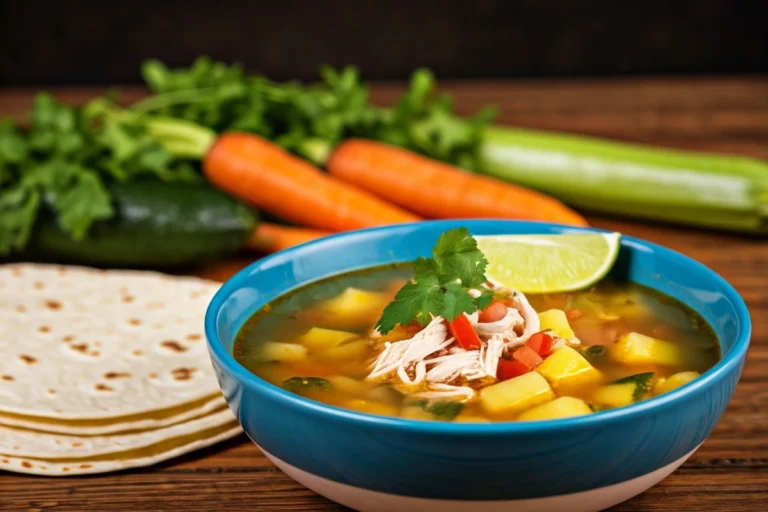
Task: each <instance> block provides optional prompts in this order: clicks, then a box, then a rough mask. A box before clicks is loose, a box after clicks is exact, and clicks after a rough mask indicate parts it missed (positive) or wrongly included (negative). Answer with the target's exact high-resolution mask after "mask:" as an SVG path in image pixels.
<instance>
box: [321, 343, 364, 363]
mask: <svg viewBox="0 0 768 512" xmlns="http://www.w3.org/2000/svg"><path fill="white" fill-rule="evenodd" d="M369 348H370V345H369V344H368V340H357V341H351V342H349V343H344V344H342V345H339V346H337V347H333V348H329V349H328V350H324V351H323V352H320V353H318V356H319V357H322V358H324V359H333V360H337V361H338V360H342V359H352V360H353V359H361V358H362V357H364V356H365V355H366V354H367V353H368V350H369Z"/></svg>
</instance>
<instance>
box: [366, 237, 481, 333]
mask: <svg viewBox="0 0 768 512" xmlns="http://www.w3.org/2000/svg"><path fill="white" fill-rule="evenodd" d="M432 254H433V258H423V257H422V258H418V259H417V260H416V261H414V263H413V266H414V270H415V277H414V280H413V281H411V282H408V283H406V284H405V285H404V286H403V287H402V288H401V289H400V290H399V291H398V292H397V294H396V295H395V299H394V300H393V301H392V302H390V303H389V304H388V305H387V307H386V308H384V311H383V313H382V315H381V318H380V319H379V321H378V323H377V324H376V329H377V330H378V331H379V332H381V333H382V334H386V333H388V332H389V331H391V330H392V329H394V328H395V326H397V325H398V324H399V325H407V324H409V323H411V322H412V321H414V320H417V321H418V322H419V323H420V324H421V325H426V324H427V323H429V321H430V320H431V319H432V317H433V316H441V317H443V318H445V319H446V320H448V321H453V320H454V319H455V318H456V317H457V316H459V315H460V314H462V313H468V314H471V313H473V312H475V311H476V310H477V309H483V308H485V307H487V306H488V304H490V302H491V300H492V298H493V296H492V294H491V292H490V290H483V291H482V292H481V294H480V296H479V297H477V298H474V297H472V295H470V293H469V290H470V289H471V288H477V287H479V286H480V285H481V284H483V283H485V282H486V281H487V279H486V277H485V268H486V267H487V265H488V262H487V260H486V259H485V256H484V255H483V253H482V252H481V251H480V250H479V249H478V248H477V241H476V240H475V239H474V238H473V237H472V235H470V234H469V231H468V230H467V229H466V228H459V229H452V230H448V231H446V232H445V233H443V234H442V235H440V237H439V238H438V240H437V243H436V244H435V246H434V249H433V251H432Z"/></svg>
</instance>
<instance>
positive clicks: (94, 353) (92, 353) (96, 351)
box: [89, 350, 101, 357]
mask: <svg viewBox="0 0 768 512" xmlns="http://www.w3.org/2000/svg"><path fill="white" fill-rule="evenodd" d="M100 354H101V352H99V351H98V350H94V351H93V352H91V353H90V354H89V355H91V356H93V357H99V355H100Z"/></svg>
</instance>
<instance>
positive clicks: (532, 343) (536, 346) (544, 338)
mask: <svg viewBox="0 0 768 512" xmlns="http://www.w3.org/2000/svg"><path fill="white" fill-rule="evenodd" d="M552 343H553V340H552V336H550V335H549V334H547V333H545V332H544V331H541V332H537V333H536V334H534V335H533V336H531V337H530V338H528V341H526V342H525V345H526V346H528V347H530V348H531V349H533V350H534V351H535V352H536V353H537V354H539V355H540V356H541V357H546V356H548V355H549V353H550V352H552Z"/></svg>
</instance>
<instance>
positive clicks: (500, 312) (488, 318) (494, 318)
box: [477, 300, 507, 324]
mask: <svg viewBox="0 0 768 512" xmlns="http://www.w3.org/2000/svg"><path fill="white" fill-rule="evenodd" d="M506 314H507V306H505V305H504V303H503V302H499V301H495V300H494V301H493V302H491V304H490V305H489V306H488V307H487V308H485V309H483V310H482V311H480V313H479V314H478V316H477V319H478V321H480V322H482V323H484V324H487V323H491V322H498V321H499V320H501V319H502V318H504V316H505V315H506Z"/></svg>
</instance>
